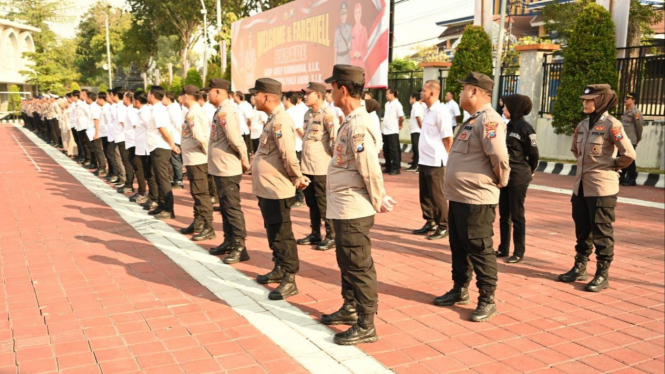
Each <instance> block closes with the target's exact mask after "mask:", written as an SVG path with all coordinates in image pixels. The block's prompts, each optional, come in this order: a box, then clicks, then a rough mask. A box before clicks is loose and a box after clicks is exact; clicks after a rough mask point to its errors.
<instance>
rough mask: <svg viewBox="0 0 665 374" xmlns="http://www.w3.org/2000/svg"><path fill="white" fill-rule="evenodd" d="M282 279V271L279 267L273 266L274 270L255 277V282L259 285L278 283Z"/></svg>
mask: <svg viewBox="0 0 665 374" xmlns="http://www.w3.org/2000/svg"><path fill="white" fill-rule="evenodd" d="M282 278H284V270H282V267H281V266H279V265H275V268H274V269H272V271H270V273H268V274H264V275H259V276H258V277H256V281H257V282H259V283H261V284H268V283H280V282H281V281H282Z"/></svg>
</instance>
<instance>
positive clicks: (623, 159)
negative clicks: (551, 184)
mask: <svg viewBox="0 0 665 374" xmlns="http://www.w3.org/2000/svg"><path fill="white" fill-rule="evenodd" d="M580 98H581V99H582V100H583V105H584V113H585V114H587V115H589V117H588V118H586V119H584V121H582V122H580V124H579V125H578V126H577V128H576V129H575V133H574V134H573V145H572V148H571V151H572V152H573V154H574V155H575V157H576V158H577V173H576V174H575V182H574V184H573V197H572V199H571V203H572V207H573V220H574V221H575V236H576V239H577V244H576V245H575V251H576V252H577V254H576V255H575V265H574V266H573V268H572V269H571V270H570V271H568V272H567V273H565V274H561V275H559V280H560V281H562V282H575V281H578V280H580V281H583V280H586V279H587V273H586V264H587V261H589V256H590V255H591V252H592V250H593V247H594V246H595V247H596V260H597V264H596V275H595V276H594V278H593V279H592V280H591V282H589V284H587V285H586V287H585V290H587V291H590V292H600V291H602V290H604V289H606V288H608V287H609V286H610V284H609V281H608V279H609V268H610V263H611V262H612V259H613V258H614V229H613V228H612V222H614V219H615V215H614V208H615V207H616V204H617V194H618V193H619V173H618V172H619V170H621V169H623V168H625V167H626V166H628V165H630V163H631V162H633V161H634V160H635V149H633V145H632V144H631V143H630V139H628V137H627V136H626V132H625V131H624V128H623V126H622V125H621V122H619V120H617V119H616V118H614V117H612V116H611V115H609V114H608V113H607V112H608V111H609V110H611V109H612V108H614V107H615V106H616V105H617V102H618V99H617V94H616V93H615V92H614V91H613V90H612V88H610V85H608V84H592V85H589V86H587V87H586V88H585V89H584V95H582V96H580ZM617 149H618V150H619V155H618V157H616V158H615V157H614V151H615V150H617Z"/></svg>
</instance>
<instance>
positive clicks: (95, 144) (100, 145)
mask: <svg viewBox="0 0 665 374" xmlns="http://www.w3.org/2000/svg"><path fill="white" fill-rule="evenodd" d="M105 141H106V137H103V138H98V139H97V140H93V141H92V149H93V151H94V154H95V159H97V168H98V169H99V170H103V171H106V158H104V142H105Z"/></svg>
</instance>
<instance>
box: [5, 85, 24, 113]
mask: <svg viewBox="0 0 665 374" xmlns="http://www.w3.org/2000/svg"><path fill="white" fill-rule="evenodd" d="M9 92H12V93H10V94H9V103H8V106H7V111H9V112H10V113H13V114H16V115H19V114H21V94H19V92H21V90H19V88H18V86H17V85H15V84H12V85H11V86H9ZM13 92H15V93H13Z"/></svg>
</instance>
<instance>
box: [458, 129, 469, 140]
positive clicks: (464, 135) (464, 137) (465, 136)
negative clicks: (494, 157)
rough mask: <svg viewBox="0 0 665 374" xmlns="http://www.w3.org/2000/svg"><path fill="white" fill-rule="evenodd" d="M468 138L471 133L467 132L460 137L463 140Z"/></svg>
mask: <svg viewBox="0 0 665 374" xmlns="http://www.w3.org/2000/svg"><path fill="white" fill-rule="evenodd" d="M468 137H469V133H468V132H466V131H465V132H463V133H461V134H460V135H459V138H460V139H462V140H466V138H468Z"/></svg>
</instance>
